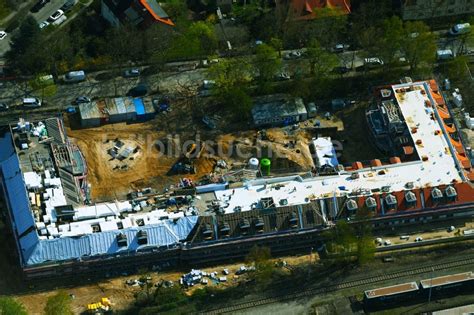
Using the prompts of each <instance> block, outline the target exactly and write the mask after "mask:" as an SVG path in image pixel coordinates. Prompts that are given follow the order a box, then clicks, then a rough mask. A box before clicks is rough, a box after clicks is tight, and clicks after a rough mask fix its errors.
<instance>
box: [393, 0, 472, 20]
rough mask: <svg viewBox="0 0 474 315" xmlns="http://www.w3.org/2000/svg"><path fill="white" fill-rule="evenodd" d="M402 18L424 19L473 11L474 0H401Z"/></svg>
mask: <svg viewBox="0 0 474 315" xmlns="http://www.w3.org/2000/svg"><path fill="white" fill-rule="evenodd" d="M401 13H402V18H403V19H404V20H424V19H432V18H438V17H443V16H454V15H463V14H466V15H467V14H472V13H474V0H402V2H401Z"/></svg>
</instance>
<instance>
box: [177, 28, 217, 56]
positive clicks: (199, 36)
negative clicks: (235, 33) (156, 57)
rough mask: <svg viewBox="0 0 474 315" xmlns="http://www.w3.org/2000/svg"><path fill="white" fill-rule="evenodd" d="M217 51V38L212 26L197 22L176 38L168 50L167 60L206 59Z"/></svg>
mask: <svg viewBox="0 0 474 315" xmlns="http://www.w3.org/2000/svg"><path fill="white" fill-rule="evenodd" d="M216 49H217V36H216V33H215V31H214V26H213V25H212V24H209V23H206V22H203V21H199V22H195V23H193V24H191V25H190V26H189V28H188V29H187V30H186V31H185V32H184V34H182V35H181V36H179V37H177V38H176V39H175V40H174V41H173V43H172V44H171V47H170V49H169V50H168V57H169V58H186V57H207V56H208V55H212V54H214V53H215V51H216Z"/></svg>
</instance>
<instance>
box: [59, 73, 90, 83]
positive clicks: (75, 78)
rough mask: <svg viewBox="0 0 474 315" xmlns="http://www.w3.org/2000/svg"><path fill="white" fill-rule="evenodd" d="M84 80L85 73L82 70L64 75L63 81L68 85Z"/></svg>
mask: <svg viewBox="0 0 474 315" xmlns="http://www.w3.org/2000/svg"><path fill="white" fill-rule="evenodd" d="M85 79H86V73H85V72H84V71H83V70H79V71H70V72H68V73H66V74H65V75H64V81H65V82H68V83H75V82H81V81H84V80H85Z"/></svg>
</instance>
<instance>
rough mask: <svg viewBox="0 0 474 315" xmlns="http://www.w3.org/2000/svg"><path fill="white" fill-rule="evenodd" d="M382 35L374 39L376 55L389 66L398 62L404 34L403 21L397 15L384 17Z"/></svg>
mask: <svg viewBox="0 0 474 315" xmlns="http://www.w3.org/2000/svg"><path fill="white" fill-rule="evenodd" d="M382 30H383V31H382V34H383V35H382V36H381V37H380V38H379V39H378V40H377V41H376V43H375V49H376V50H377V51H378V54H377V56H378V57H380V58H382V60H383V61H384V64H385V65H387V66H391V65H393V64H395V63H397V62H398V58H399V57H400V55H399V52H400V49H401V45H402V41H403V39H404V36H405V32H404V29H403V21H402V20H401V19H400V18H399V17H398V16H393V17H391V18H388V19H385V20H384V21H383V22H382Z"/></svg>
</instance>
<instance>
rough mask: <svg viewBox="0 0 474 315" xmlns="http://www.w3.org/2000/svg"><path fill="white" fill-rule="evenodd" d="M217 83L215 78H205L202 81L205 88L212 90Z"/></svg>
mask: <svg viewBox="0 0 474 315" xmlns="http://www.w3.org/2000/svg"><path fill="white" fill-rule="evenodd" d="M215 85H216V81H214V80H204V81H202V88H203V90H210V89H211V88H212V87H214V86H215Z"/></svg>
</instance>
